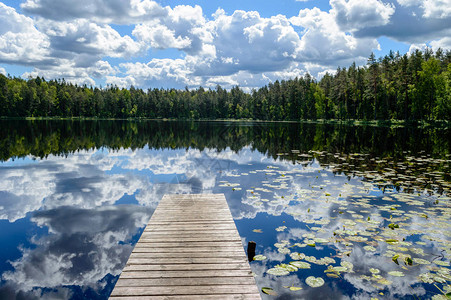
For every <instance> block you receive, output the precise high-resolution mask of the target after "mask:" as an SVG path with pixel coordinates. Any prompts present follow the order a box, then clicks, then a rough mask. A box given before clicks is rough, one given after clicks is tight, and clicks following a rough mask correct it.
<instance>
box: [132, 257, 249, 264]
mask: <svg viewBox="0 0 451 300" xmlns="http://www.w3.org/2000/svg"><path fill="white" fill-rule="evenodd" d="M218 261H219V259H218V258H209V257H204V258H196V257H190V258H183V257H182V258H177V257H174V258H155V259H152V260H150V259H146V258H134V257H131V258H130V259H129V260H128V262H127V264H135V265H136V264H202V263H206V264H214V263H216V262H218ZM220 261H221V262H222V263H240V262H245V261H247V260H246V259H244V258H240V257H223V258H221V259H220Z"/></svg>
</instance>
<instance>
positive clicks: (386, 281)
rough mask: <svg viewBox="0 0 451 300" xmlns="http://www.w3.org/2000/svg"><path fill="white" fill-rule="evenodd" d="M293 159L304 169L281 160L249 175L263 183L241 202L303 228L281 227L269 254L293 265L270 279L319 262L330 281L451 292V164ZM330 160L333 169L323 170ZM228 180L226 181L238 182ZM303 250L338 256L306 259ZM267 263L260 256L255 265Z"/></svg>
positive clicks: (277, 269)
mask: <svg viewBox="0 0 451 300" xmlns="http://www.w3.org/2000/svg"><path fill="white" fill-rule="evenodd" d="M294 154H296V155H297V156H298V157H299V158H300V159H302V161H299V163H300V164H294V165H287V164H277V162H275V163H274V165H272V166H268V167H267V168H266V169H260V170H258V169H256V170H253V171H250V172H247V173H246V175H244V176H256V178H257V176H260V178H261V177H262V176H264V180H260V181H256V180H253V181H252V182H254V184H255V186H253V187H251V188H248V187H246V188H247V189H246V190H243V191H242V192H243V193H244V195H243V199H242V202H243V203H245V204H248V205H251V206H253V207H254V208H255V209H256V211H257V212H261V213H266V214H269V215H274V216H281V215H283V214H286V215H289V216H291V217H293V218H294V219H295V220H296V221H298V224H299V227H296V228H293V227H291V228H288V227H287V226H286V225H283V226H277V227H276V228H275V233H276V235H277V239H278V241H277V243H275V244H274V247H269V248H268V249H267V250H266V251H270V250H271V249H274V250H275V251H277V253H279V254H282V255H285V256H286V257H287V258H288V257H289V260H287V261H282V262H281V263H279V264H276V265H275V266H273V267H271V268H268V269H267V270H266V274H268V275H269V276H286V275H289V274H300V273H299V272H298V270H299V269H309V268H311V265H312V264H315V265H318V266H321V265H322V266H324V267H323V268H324V270H323V271H324V278H326V277H327V278H330V280H333V279H334V278H342V279H346V280H348V281H353V280H359V281H360V282H362V284H364V285H367V286H369V287H372V289H374V291H375V292H378V293H383V292H382V291H383V290H386V289H390V287H391V286H392V284H393V282H395V281H396V280H397V279H396V278H403V277H406V282H407V283H408V284H410V285H411V286H413V285H415V284H421V283H423V284H426V285H431V286H433V289H435V290H436V292H437V294H436V295H433V296H434V297H435V298H436V299H439V297H441V296H444V295H447V294H448V293H449V292H450V291H451V286H450V284H451V274H450V259H451V201H450V200H451V198H450V196H449V193H450V186H451V185H450V182H449V170H450V167H449V165H450V162H451V161H450V160H449V159H448V160H444V159H432V158H431V157H430V156H429V155H426V154H423V155H422V156H420V157H417V158H418V160H415V159H414V157H412V156H406V157H405V159H404V160H398V161H396V160H392V159H390V158H378V157H374V158H372V157H370V156H369V155H366V154H350V155H344V154H337V153H325V152H313V151H311V152H310V153H306V154H300V153H294ZM280 155H288V154H286V153H281V154H280ZM289 155H293V153H290V154H289ZM326 158H327V164H324V165H321V164H320V163H319V162H321V160H322V159H323V160H324V159H326ZM334 159H335V160H334ZM417 161H419V162H420V163H419V164H416V162H417ZM420 173H421V174H420ZM240 175H241V174H238V176H240ZM230 181H231V182H229V181H226V182H223V183H222V184H226V185H229V186H232V185H233V184H236V183H234V182H233V180H230ZM400 181H402V183H399V182H400ZM422 183H427V184H426V185H423V184H422ZM256 232H258V231H256ZM265 234H266V233H265ZM268 246H269V245H268ZM304 247H309V249H311V248H314V249H318V250H320V249H325V248H327V249H331V250H333V252H334V253H335V254H334V255H333V256H330V257H316V256H306V255H305V254H304V253H303V251H302V248H304ZM358 257H361V258H363V257H364V258H365V259H368V261H369V263H367V264H363V265H362V266H361V265H359V267H358V268H357V269H356V268H355V267H354V265H353V263H352V262H353V261H354V264H355V261H356V259H357V258H358ZM372 258H374V259H372ZM265 259H266V257H265V256H264V255H261V256H256V259H255V260H259V261H265ZM337 261H338V263H337ZM371 264H373V265H371ZM304 274H306V273H302V275H299V276H304ZM308 278H309V280H308V281H307V279H305V283H306V284H307V285H309V286H312V287H319V286H321V285H323V284H324V279H323V278H322V277H313V278H311V277H308ZM318 278H319V279H318ZM313 279H315V280H313ZM319 283H321V284H319ZM287 288H289V287H287ZM299 288H300V287H299Z"/></svg>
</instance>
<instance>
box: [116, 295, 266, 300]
mask: <svg viewBox="0 0 451 300" xmlns="http://www.w3.org/2000/svg"><path fill="white" fill-rule="evenodd" d="M111 298H112V299H114V300H135V299H137V298H136V296H114V295H112V296H111ZM138 299H140V300H261V298H260V295H257V294H236V295H232V294H230V295H225V294H221V295H220V294H216V295H176V296H169V295H167V296H139V298H138Z"/></svg>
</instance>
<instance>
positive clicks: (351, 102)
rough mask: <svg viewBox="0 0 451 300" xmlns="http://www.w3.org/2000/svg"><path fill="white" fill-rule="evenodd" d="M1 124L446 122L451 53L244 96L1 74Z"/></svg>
mask: <svg viewBox="0 0 451 300" xmlns="http://www.w3.org/2000/svg"><path fill="white" fill-rule="evenodd" d="M0 117H97V118H173V119H254V120H315V119H326V120H328V119H337V120H352V119H353V120H355V119H358V120H390V119H397V120H406V121H424V120H451V51H450V50H447V51H443V50H441V49H438V50H437V51H436V52H433V51H432V50H430V49H426V50H425V51H420V50H416V51H415V52H413V53H411V54H409V55H408V54H405V55H400V54H399V53H394V52H390V54H389V55H386V56H385V57H381V58H379V59H377V58H376V57H375V55H374V54H371V56H370V57H369V58H368V62H367V65H366V66H363V67H357V66H356V64H352V65H351V66H349V67H348V68H345V67H343V68H338V69H337V71H336V73H335V74H333V75H332V74H326V75H325V76H323V77H322V78H321V80H319V81H316V80H314V79H313V78H312V76H310V75H309V74H306V75H304V76H302V77H298V78H295V79H291V80H286V81H285V80H284V81H275V82H273V83H270V84H268V85H267V86H264V87H262V88H259V89H254V90H252V91H251V92H250V93H246V92H244V91H243V90H242V89H240V88H239V87H238V86H236V87H233V88H232V89H231V90H229V91H228V90H225V89H223V88H222V87H220V86H217V87H216V88H215V89H213V90H212V89H208V90H207V89H204V88H202V87H199V88H198V89H195V90H189V89H187V88H186V89H185V90H177V89H159V88H153V89H148V90H147V91H144V90H142V89H137V88H134V87H133V86H132V87H130V88H129V89H125V88H122V89H121V88H118V87H117V86H107V87H106V88H97V87H88V86H78V85H74V84H71V83H68V82H66V81H65V80H64V79H62V80H50V81H46V80H45V79H44V78H40V77H37V78H30V79H28V80H24V79H21V78H12V77H10V76H8V77H6V76H4V75H1V74H0Z"/></svg>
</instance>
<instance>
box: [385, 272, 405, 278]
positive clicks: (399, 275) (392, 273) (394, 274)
mask: <svg viewBox="0 0 451 300" xmlns="http://www.w3.org/2000/svg"><path fill="white" fill-rule="evenodd" d="M388 274H389V275H391V276H396V277H403V276H404V273H403V272H401V271H391V272H388Z"/></svg>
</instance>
